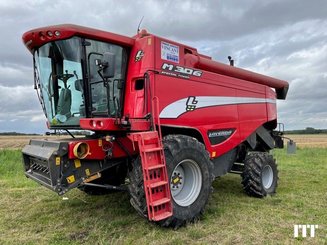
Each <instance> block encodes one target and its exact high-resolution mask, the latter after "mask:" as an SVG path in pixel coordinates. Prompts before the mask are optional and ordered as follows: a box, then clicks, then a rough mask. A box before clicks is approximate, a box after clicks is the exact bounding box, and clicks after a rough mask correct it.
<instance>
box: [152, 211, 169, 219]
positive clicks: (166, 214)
mask: <svg viewBox="0 0 327 245" xmlns="http://www.w3.org/2000/svg"><path fill="white" fill-rule="evenodd" d="M170 216H172V212H169V211H167V212H164V213H161V214H158V215H156V216H154V217H153V218H152V220H154V221H159V220H163V219H166V218H169V217H170Z"/></svg>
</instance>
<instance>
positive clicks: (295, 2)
mask: <svg viewBox="0 0 327 245" xmlns="http://www.w3.org/2000/svg"><path fill="white" fill-rule="evenodd" d="M326 9H327V1H324V0H317V1H315V2H314V3H312V2H310V1H305V0H289V1H282V0H271V1H255V0H248V1H238V0H230V1H215V0H203V1H190V0H185V1H172V0H167V1H159V0H152V1H150V0H144V1H141V0H135V1H127V0H122V1H100V0H93V1H77V0H72V1H64V0H58V1H46V0H26V1H24V4H22V2H21V1H18V0H11V1H9V0H3V1H0V16H1V23H0V31H1V33H3V35H2V37H3V38H2V39H0V46H1V49H0V130H3V129H4V128H5V129H8V130H10V131H14V130H16V129H22V130H36V131H37V132H40V131H41V130H45V126H44V125H45V124H44V123H43V122H42V121H43V119H42V117H43V116H42V115H43V114H42V113H43V112H42V109H41V106H40V104H39V102H38V100H37V96H36V93H35V91H34V90H33V70H32V56H31V54H30V53H29V52H28V51H27V49H26V48H25V47H24V45H23V44H22V41H21V36H22V34H23V33H24V32H25V31H27V30H30V29H33V28H36V27H40V26H46V25H53V24H61V23H74V24H79V25H85V26H89V27H94V28H97V29H103V30H108V31H111V32H115V33H119V34H123V35H127V36H133V35H134V34H135V33H136V29H137V25H138V23H139V21H140V19H141V17H142V16H144V20H143V23H142V25H141V28H147V29H148V31H150V32H151V33H154V34H157V35H159V36H163V37H166V38H171V39H173V40H175V41H178V42H181V43H185V44H187V45H190V46H194V47H196V48H198V49H199V50H200V51H201V52H203V53H204V54H207V55H209V56H212V57H213V58H214V59H216V60H219V61H222V62H226V63H227V56H228V55H231V56H232V57H233V58H234V59H235V64H236V66H240V67H243V68H247V69H250V70H252V71H256V72H259V73H263V74H267V75H270V76H273V77H278V78H281V79H285V80H288V81H289V82H290V84H291V86H290V90H289V95H288V98H287V100H286V101H280V102H278V106H279V117H280V121H284V122H285V123H287V124H288V125H289V126H288V127H290V128H303V127H306V126H314V127H318V128H324V127H325V128H326V127H327V126H326V125H327V124H326V118H327V115H326V114H325V109H324V108H325V104H326V102H327V101H326V98H325V97H326V94H327V88H326V79H327V63H326V62H325V61H326V58H327V57H326V56H327V45H326V41H325V40H326V38H327V16H326ZM10 120H14V121H11V122H10ZM41 132H42V131H41Z"/></svg>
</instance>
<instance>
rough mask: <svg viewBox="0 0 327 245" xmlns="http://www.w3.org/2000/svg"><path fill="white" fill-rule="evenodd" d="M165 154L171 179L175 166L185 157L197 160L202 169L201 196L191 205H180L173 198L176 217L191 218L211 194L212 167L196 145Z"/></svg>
mask: <svg viewBox="0 0 327 245" xmlns="http://www.w3.org/2000/svg"><path fill="white" fill-rule="evenodd" d="M165 156H166V165H167V172H168V179H169V181H170V180H171V176H172V173H173V170H174V169H175V167H176V166H177V165H178V164H179V163H180V162H181V161H183V160H185V159H190V160H193V161H194V162H196V164H197V165H198V166H199V168H200V170H201V174H202V186H201V190H200V193H199V196H198V197H197V199H196V200H195V201H194V202H193V203H192V204H191V205H189V206H180V205H178V204H177V203H176V202H175V201H174V199H173V198H172V202H173V214H174V216H175V218H177V219H181V220H190V219H192V218H193V217H195V216H197V215H198V214H200V213H201V212H202V210H203V208H204V206H205V205H206V203H207V200H208V198H209V195H210V190H211V182H212V180H211V177H210V169H209V166H208V164H207V161H208V160H207V159H206V158H205V156H204V155H203V152H202V151H199V149H197V148H196V147H192V148H182V149H180V150H179V151H174V153H172V154H165Z"/></svg>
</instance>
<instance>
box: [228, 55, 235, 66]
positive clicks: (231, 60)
mask: <svg viewBox="0 0 327 245" xmlns="http://www.w3.org/2000/svg"><path fill="white" fill-rule="evenodd" d="M227 58H228V60H229V65H230V66H234V60H233V59H232V57H231V56H228V57H227Z"/></svg>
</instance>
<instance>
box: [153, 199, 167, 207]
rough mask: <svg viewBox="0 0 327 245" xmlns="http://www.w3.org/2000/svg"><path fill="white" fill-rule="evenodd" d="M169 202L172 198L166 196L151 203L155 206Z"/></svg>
mask: <svg viewBox="0 0 327 245" xmlns="http://www.w3.org/2000/svg"><path fill="white" fill-rule="evenodd" d="M167 202H170V199H169V198H167V197H165V198H161V199H159V200H157V201H154V202H152V203H151V204H150V205H151V206H152V207H154V206H159V205H161V204H164V203H167Z"/></svg>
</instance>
